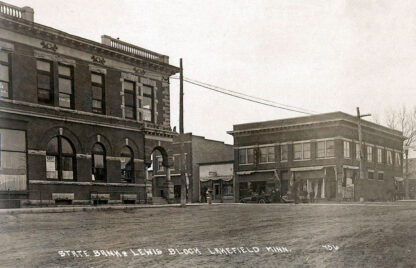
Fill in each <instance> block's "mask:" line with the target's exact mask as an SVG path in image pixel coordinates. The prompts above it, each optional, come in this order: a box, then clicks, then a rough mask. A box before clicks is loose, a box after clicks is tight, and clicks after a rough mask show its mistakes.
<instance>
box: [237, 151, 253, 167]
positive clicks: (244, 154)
mask: <svg viewBox="0 0 416 268" xmlns="http://www.w3.org/2000/svg"><path fill="white" fill-rule="evenodd" d="M238 154H239V160H240V165H241V164H253V163H254V149H253V148H250V149H240V150H239V152H238Z"/></svg>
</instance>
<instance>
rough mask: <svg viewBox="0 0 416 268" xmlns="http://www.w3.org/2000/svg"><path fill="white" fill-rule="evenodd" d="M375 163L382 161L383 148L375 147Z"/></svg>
mask: <svg viewBox="0 0 416 268" xmlns="http://www.w3.org/2000/svg"><path fill="white" fill-rule="evenodd" d="M377 163H383V150H382V149H381V148H377Z"/></svg>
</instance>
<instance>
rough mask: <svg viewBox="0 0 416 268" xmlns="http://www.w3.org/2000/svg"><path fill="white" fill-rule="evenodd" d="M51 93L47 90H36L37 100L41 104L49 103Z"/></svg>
mask: <svg viewBox="0 0 416 268" xmlns="http://www.w3.org/2000/svg"><path fill="white" fill-rule="evenodd" d="M51 97H52V96H51V93H50V91H49V90H44V89H39V90H38V99H39V100H40V101H42V102H49V101H51Z"/></svg>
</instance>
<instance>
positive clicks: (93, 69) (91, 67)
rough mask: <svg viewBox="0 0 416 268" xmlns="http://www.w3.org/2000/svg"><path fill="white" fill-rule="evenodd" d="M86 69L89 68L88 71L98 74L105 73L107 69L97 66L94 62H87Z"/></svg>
mask: <svg viewBox="0 0 416 268" xmlns="http://www.w3.org/2000/svg"><path fill="white" fill-rule="evenodd" d="M88 69H89V70H90V72H93V73H99V74H103V75H107V69H106V68H103V67H101V66H97V65H94V64H88Z"/></svg>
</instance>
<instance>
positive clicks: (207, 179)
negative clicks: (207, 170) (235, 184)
mask: <svg viewBox="0 0 416 268" xmlns="http://www.w3.org/2000/svg"><path fill="white" fill-rule="evenodd" d="M233 178H234V176H233V175H230V176H212V177H202V178H199V180H200V181H201V182H205V181H209V180H212V181H218V180H223V181H231V180H233Z"/></svg>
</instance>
